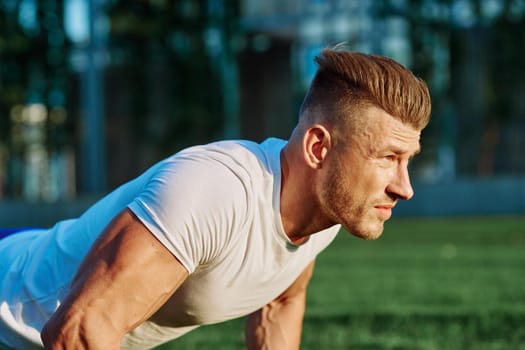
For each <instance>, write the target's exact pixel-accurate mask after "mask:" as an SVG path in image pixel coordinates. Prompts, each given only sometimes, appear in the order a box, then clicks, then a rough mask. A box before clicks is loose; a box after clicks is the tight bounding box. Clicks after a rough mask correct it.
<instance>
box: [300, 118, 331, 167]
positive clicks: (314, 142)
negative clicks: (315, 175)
mask: <svg viewBox="0 0 525 350" xmlns="http://www.w3.org/2000/svg"><path fill="white" fill-rule="evenodd" d="M331 146H332V138H331V135H330V132H329V131H328V130H327V129H326V128H325V127H324V126H322V125H319V124H316V125H313V126H312V127H311V128H309V129H308V130H306V132H305V134H304V138H303V154H304V158H305V161H306V163H307V165H308V166H309V167H311V168H313V169H320V168H321V167H322V166H323V162H324V160H325V158H326V155H327V154H328V152H329V150H330V148H331Z"/></svg>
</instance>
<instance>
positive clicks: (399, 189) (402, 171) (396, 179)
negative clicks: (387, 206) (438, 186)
mask: <svg viewBox="0 0 525 350" xmlns="http://www.w3.org/2000/svg"><path fill="white" fill-rule="evenodd" d="M387 191H388V192H389V193H390V194H392V195H394V196H395V197H396V198H400V199H404V200H409V199H410V198H412V197H413V196H414V189H413V188H412V185H411V184H410V176H409V174H408V167H407V166H401V165H400V166H399V167H398V169H397V171H396V174H395V175H394V176H393V178H392V180H391V181H390V184H389V186H388V188H387Z"/></svg>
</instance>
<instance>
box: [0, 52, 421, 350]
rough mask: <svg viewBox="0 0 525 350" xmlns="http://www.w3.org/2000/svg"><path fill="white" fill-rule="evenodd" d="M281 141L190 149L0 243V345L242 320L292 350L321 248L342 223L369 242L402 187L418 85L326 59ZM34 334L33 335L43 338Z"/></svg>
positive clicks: (102, 343)
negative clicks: (79, 210)
mask: <svg viewBox="0 0 525 350" xmlns="http://www.w3.org/2000/svg"><path fill="white" fill-rule="evenodd" d="M316 60H317V63H318V65H319V69H318V72H317V73H316V76H315V78H314V79H313V82H312V84H311V87H310V89H309V91H308V93H307V96H306V97H305V100H304V102H303V105H302V106H301V109H300V118H299V122H298V125H297V126H296V128H295V129H294V130H293V132H292V135H291V136H290V139H289V141H288V142H285V141H283V140H278V139H269V140H266V141H265V142H263V143H262V144H256V143H252V142H248V141H240V140H237V141H223V142H217V143H212V144H209V145H205V146H197V147H192V148H189V149H186V150H184V151H181V152H179V153H178V154H176V155H174V156H172V157H170V158H168V159H166V160H164V161H162V162H160V163H158V164H156V165H154V166H153V167H152V168H150V169H149V170H148V171H146V172H145V173H144V174H142V175H141V176H139V177H138V178H136V179H135V180H133V181H131V182H129V183H127V184H125V185H123V186H122V187H120V188H118V189H117V190H115V191H114V192H112V193H110V194H109V195H107V196H106V197H105V198H103V199H102V200H101V201H99V202H98V203H97V204H95V205H94V206H93V207H92V208H90V209H89V210H88V211H87V212H86V213H85V214H84V215H82V216H81V217H80V218H78V219H74V220H68V221H63V222H60V223H58V224H57V225H55V226H54V227H53V228H51V229H49V230H45V231H27V232H23V233H18V234H15V235H11V236H10V237H8V238H6V239H4V240H2V241H1V242H0V268H1V269H0V271H1V272H0V273H1V276H0V283H1V286H2V291H1V293H0V342H2V343H4V344H5V345H7V346H9V347H12V348H23V349H32V348H34V349H39V348H41V347H42V345H43V346H44V347H45V348H46V349H105V350H106V349H119V348H123V349H145V348H150V347H153V346H155V345H158V344H160V343H163V342H166V341H168V340H171V339H174V338H177V337H179V336H181V335H183V334H184V333H186V332H188V331H190V330H192V329H194V328H195V327H198V326H199V325H203V324H211V323H217V322H222V321H225V320H229V319H232V318H236V317H240V316H244V315H248V317H247V325H246V342H247V346H248V348H250V349H261V348H265V349H298V348H299V344H300V338H301V328H302V321H303V316H304V311H305V295H306V288H307V285H308V282H309V280H310V277H311V276H312V273H313V267H314V261H315V257H316V255H317V254H318V253H319V252H320V251H322V250H323V249H324V248H326V247H327V246H328V245H329V244H330V242H331V241H332V240H333V239H334V237H335V236H336V234H337V232H338V231H339V229H340V225H342V226H343V227H344V228H345V229H346V230H347V231H349V232H351V233H352V234H354V235H356V236H358V237H361V238H364V239H375V238H377V237H379V236H380V234H381V233H382V231H383V224H384V222H385V221H386V220H387V219H388V218H390V216H391V212H392V208H393V207H394V206H395V205H396V203H397V201H398V200H400V199H404V200H407V199H410V198H411V197H412V195H413V191H412V188H411V185H410V180H409V176H408V170H407V167H408V163H409V161H410V159H411V158H412V157H413V156H414V155H415V154H416V153H418V152H419V148H420V146H419V138H420V133H421V130H422V129H423V128H424V127H425V126H426V124H427V123H428V120H429V115H430V97H429V93H428V89H427V87H426V85H425V83H424V82H422V81H421V80H419V79H418V78H416V77H415V76H414V75H413V74H412V73H411V72H410V71H408V70H407V69H406V68H404V67H403V66H401V65H399V64H398V63H396V62H394V61H392V60H390V59H388V58H385V57H380V56H372V55H365V54H360V53H353V52H348V51H343V50H339V49H333V50H331V49H327V50H324V51H323V52H322V53H321V55H320V56H319V57H318V58H317V59H316ZM40 333H41V334H40Z"/></svg>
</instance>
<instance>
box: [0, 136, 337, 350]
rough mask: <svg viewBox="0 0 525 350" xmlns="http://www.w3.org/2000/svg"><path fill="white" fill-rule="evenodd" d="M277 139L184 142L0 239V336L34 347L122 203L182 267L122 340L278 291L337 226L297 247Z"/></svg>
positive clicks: (165, 336)
mask: <svg viewBox="0 0 525 350" xmlns="http://www.w3.org/2000/svg"><path fill="white" fill-rule="evenodd" d="M284 145H285V141H282V140H278V139H269V140H266V141H265V142H264V143H262V144H256V143H253V142H249V141H223V142H217V143H212V144H209V145H205V146H197V147H192V148H188V149H186V150H184V151H181V152H179V153H178V154H176V155H174V156H172V157H170V158H167V159H166V160H164V161H162V162H159V163H157V164H156V165H155V166H153V167H152V168H150V169H149V170H148V171H146V172H145V173H144V174H142V175H141V176H139V177H138V178H137V179H135V180H133V181H131V182H129V183H127V184H125V185H123V186H121V187H120V188H119V189H117V190H115V191H114V192H112V193H111V194H109V195H108V196H106V197H105V198H104V199H102V200H101V201H100V202H98V203H97V204H96V205H94V206H93V207H92V208H91V209H89V210H88V211H87V212H86V213H85V214H84V215H83V216H81V217H80V218H79V219H76V220H69V221H64V222H61V223H59V224H57V225H56V226H55V227H53V228H52V229H50V230H48V231H46V232H36V231H30V232H24V233H20V234H16V235H14V236H11V237H8V238H6V239H4V240H3V241H1V242H0V283H1V286H2V287H1V288H2V289H1V292H0V342H1V343H4V344H6V345H9V346H12V347H15V348H24V349H31V347H29V345H30V344H35V345H34V346H36V347H35V348H39V346H41V342H40V339H39V335H38V334H39V331H40V329H41V328H42V326H43V325H44V323H45V322H46V320H47V319H48V318H49V317H50V315H51V314H52V313H53V311H54V310H55V309H56V307H57V306H58V305H59V304H60V300H62V299H63V298H64V296H65V295H66V294H67V292H68V287H69V283H70V281H71V279H72V277H73V275H74V273H75V272H76V269H77V268H78V265H79V264H80V262H81V260H82V258H83V257H84V256H85V254H86V253H87V250H88V249H89V247H90V246H91V244H92V243H93V241H94V240H95V239H96V238H97V236H98V235H99V233H100V232H101V231H102V229H103V228H104V227H105V226H106V225H107V223H108V222H109V221H110V220H111V218H113V217H114V216H115V215H116V214H117V213H118V212H120V211H121V210H122V209H124V208H125V207H129V208H130V209H131V210H132V211H133V212H134V213H135V215H137V217H138V218H139V219H140V220H141V221H142V222H143V223H144V225H145V226H146V227H147V228H148V229H149V230H150V231H151V233H152V234H153V235H155V236H156V237H157V238H158V239H159V241H160V242H162V243H163V244H164V245H165V246H166V248H167V249H169V250H170V251H171V252H172V253H173V254H174V255H175V256H176V257H177V258H178V259H179V260H180V261H181V263H182V264H183V265H184V266H185V268H186V269H187V270H188V272H189V273H190V275H189V277H188V278H187V280H186V281H185V282H184V284H183V285H182V286H181V287H180V288H179V289H178V290H177V291H176V292H175V294H174V295H173V296H172V297H171V298H170V300H169V301H168V302H167V303H166V304H165V305H164V306H163V307H162V308H161V310H160V311H159V312H158V313H157V314H156V315H155V316H153V317H152V318H151V319H150V320H149V321H146V322H144V323H143V324H141V325H139V326H138V327H137V328H136V329H135V330H134V331H132V332H131V333H129V334H127V335H126V336H125V338H124V339H123V342H122V348H123V349H134V348H136V349H144V348H149V347H153V346H155V345H157V344H160V343H163V342H165V341H168V340H170V339H173V338H176V337H178V336H180V335H182V334H184V333H186V332H187V331H189V330H191V329H193V328H195V327H197V326H198V325H202V324H211V323H217V322H222V321H225V320H229V319H232V318H236V317H240V316H243V315H246V314H249V313H251V312H253V311H255V310H257V309H259V308H260V307H262V306H264V305H265V304H267V303H268V302H270V301H271V300H273V299H274V298H276V297H277V296H279V295H280V294H281V293H282V292H283V291H284V290H285V289H286V288H287V287H288V286H289V285H290V284H291V283H292V282H293V281H294V280H295V279H296V278H297V277H298V275H299V274H300V273H301V272H302V271H303V270H304V268H305V267H306V266H307V265H308V263H310V262H311V261H312V260H313V259H314V258H315V256H316V255H317V254H318V253H319V252H320V251H322V250H323V249H324V248H325V247H326V246H327V245H328V244H329V243H330V242H331V241H332V240H333V239H334V237H335V235H336V234H337V232H338V231H339V226H338V225H337V226H334V227H332V228H330V229H327V230H325V231H326V232H321V233H317V234H315V235H312V236H311V237H310V239H309V240H308V241H307V242H306V243H305V244H303V245H301V246H297V245H295V244H293V243H292V242H291V241H290V240H289V239H288V237H287V236H286V234H285V232H284V230H283V228H282V222H281V216H280V209H279V208H280V202H279V201H280V185H281V176H280V174H281V171H280V157H279V155H280V151H281V149H282V147H283V146H284ZM4 271H5V272H4Z"/></svg>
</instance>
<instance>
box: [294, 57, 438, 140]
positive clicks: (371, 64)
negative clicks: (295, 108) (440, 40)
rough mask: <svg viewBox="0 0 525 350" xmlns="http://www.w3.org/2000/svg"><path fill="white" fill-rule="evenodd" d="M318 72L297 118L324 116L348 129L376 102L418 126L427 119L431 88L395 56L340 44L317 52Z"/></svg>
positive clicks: (327, 120)
mask: <svg viewBox="0 0 525 350" xmlns="http://www.w3.org/2000/svg"><path fill="white" fill-rule="evenodd" d="M316 62H317V64H318V67H319V68H318V70H317V73H316V75H315V77H314V79H313V81H312V84H311V86H310V89H309V90H308V93H307V94H306V97H305V99H304V101H303V104H302V105H301V109H300V116H301V119H306V120H307V121H309V122H319V121H324V122H327V123H328V124H331V125H332V126H338V127H339V126H341V127H344V128H345V129H344V130H352V129H355V128H357V127H358V126H359V124H360V121H359V118H358V115H359V113H358V112H359V110H360V109H361V108H363V107H365V106H370V105H374V106H377V107H379V108H381V109H383V110H384V111H385V112H387V113H388V114H390V115H392V116H393V117H395V118H398V119H399V120H401V121H402V122H403V123H406V124H409V125H411V126H412V127H414V128H415V129H417V130H422V129H423V128H424V127H425V126H426V125H427V124H428V122H429V120H430V110H431V102H430V94H429V91H428V88H427V85H426V84H425V82H424V81H423V80H421V79H419V78H417V77H416V76H414V74H413V73H412V72H411V71H410V70H408V69H407V68H405V67H404V66H402V65H401V64H399V63H397V62H396V61H394V60H392V59H390V58H387V57H384V56H379V55H369V54H364V53H358V52H351V51H346V50H341V49H338V48H334V49H324V50H323V51H322V52H321V54H320V55H319V56H318V57H316Z"/></svg>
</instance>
